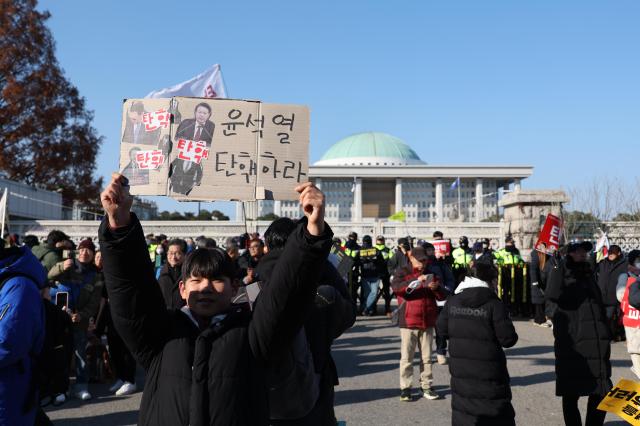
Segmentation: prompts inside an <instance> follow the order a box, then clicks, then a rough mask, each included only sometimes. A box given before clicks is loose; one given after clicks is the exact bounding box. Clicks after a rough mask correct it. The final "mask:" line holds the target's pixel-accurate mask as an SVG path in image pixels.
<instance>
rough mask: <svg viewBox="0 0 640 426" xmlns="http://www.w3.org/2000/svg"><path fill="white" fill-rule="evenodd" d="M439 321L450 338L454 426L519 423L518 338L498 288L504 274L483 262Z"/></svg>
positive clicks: (440, 326) (475, 269) (450, 301)
mask: <svg viewBox="0 0 640 426" xmlns="http://www.w3.org/2000/svg"><path fill="white" fill-rule="evenodd" d="M470 275H473V276H467V277H465V279H464V280H463V281H462V282H461V283H460V284H459V285H458V287H457V288H456V290H455V295H453V296H452V297H450V298H449V299H448V300H447V304H446V305H445V307H444V309H443V310H442V312H441V313H440V316H439V317H438V333H440V334H441V335H443V336H445V337H447V338H448V339H449V354H450V355H449V372H450V373H451V393H452V398H451V409H452V411H453V414H452V417H451V421H452V424H453V425H456V426H464V425H486V426H507V425H515V420H514V417H515V412H514V410H513V406H512V405H511V386H510V384H509V382H510V378H509V371H508V370H507V359H506V357H505V355H504V350H503V349H502V348H510V347H512V346H513V345H515V344H516V342H517V341H518V335H517V333H516V330H515V328H514V327H513V323H512V322H511V318H509V313H508V312H507V310H506V309H505V305H504V304H503V303H502V302H501V301H500V299H498V296H497V295H496V292H495V290H494V284H495V282H496V280H497V278H498V271H497V270H496V268H495V267H494V266H493V265H492V264H487V263H482V262H480V263H477V264H475V265H474V266H473V267H472V268H471V274H470Z"/></svg>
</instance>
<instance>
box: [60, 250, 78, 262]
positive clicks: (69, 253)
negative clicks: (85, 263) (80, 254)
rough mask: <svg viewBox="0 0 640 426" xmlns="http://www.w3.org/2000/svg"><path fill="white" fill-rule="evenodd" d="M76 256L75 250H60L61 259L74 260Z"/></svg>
mask: <svg viewBox="0 0 640 426" xmlns="http://www.w3.org/2000/svg"><path fill="white" fill-rule="evenodd" d="M75 258H76V251H75V250H62V260H68V259H71V260H74V259H75Z"/></svg>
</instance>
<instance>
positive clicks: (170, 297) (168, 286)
mask: <svg viewBox="0 0 640 426" xmlns="http://www.w3.org/2000/svg"><path fill="white" fill-rule="evenodd" d="M181 269H182V265H178V266H177V267H175V268H174V267H172V266H171V265H169V264H168V263H166V264H165V265H164V266H163V267H162V269H161V270H160V277H159V278H158V285H160V290H162V297H164V302H165V303H166V304H167V308H169V309H180V308H182V307H183V306H184V305H185V302H184V299H183V298H182V296H180V287H179V285H178V284H179V283H180V276H181V274H182V271H181Z"/></svg>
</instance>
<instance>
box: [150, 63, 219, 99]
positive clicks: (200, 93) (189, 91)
mask: <svg viewBox="0 0 640 426" xmlns="http://www.w3.org/2000/svg"><path fill="white" fill-rule="evenodd" d="M172 96H189V97H196V98H226V97H227V91H226V89H225V87H224V80H223V79H222V70H221V69H220V65H218V64H215V65H214V66H212V67H211V68H209V69H208V70H206V71H205V72H203V73H202V74H198V75H197V76H195V77H193V78H192V79H190V80H187V81H185V82H183V83H179V84H176V85H175V86H172V87H169V88H166V89H161V90H156V91H153V92H151V93H149V94H148V95H147V96H145V98H170V97H172Z"/></svg>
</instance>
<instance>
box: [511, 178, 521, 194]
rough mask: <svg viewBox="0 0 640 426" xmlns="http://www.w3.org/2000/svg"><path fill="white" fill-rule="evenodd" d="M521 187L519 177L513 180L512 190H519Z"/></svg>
mask: <svg viewBox="0 0 640 426" xmlns="http://www.w3.org/2000/svg"><path fill="white" fill-rule="evenodd" d="M521 189H522V186H521V185H520V179H516V180H514V181H513V190H514V191H520V190H521Z"/></svg>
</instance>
